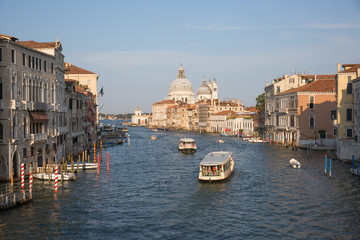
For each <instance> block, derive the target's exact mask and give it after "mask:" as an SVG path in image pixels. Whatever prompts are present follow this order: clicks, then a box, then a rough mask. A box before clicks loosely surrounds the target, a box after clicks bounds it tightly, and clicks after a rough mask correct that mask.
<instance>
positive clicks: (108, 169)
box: [107, 152, 110, 172]
mask: <svg viewBox="0 0 360 240" xmlns="http://www.w3.org/2000/svg"><path fill="white" fill-rule="evenodd" d="M109 171H110V168H109V152H107V172H109Z"/></svg>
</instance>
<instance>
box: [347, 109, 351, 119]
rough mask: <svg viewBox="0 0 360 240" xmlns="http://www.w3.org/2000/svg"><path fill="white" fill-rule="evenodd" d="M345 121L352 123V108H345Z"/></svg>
mask: <svg viewBox="0 0 360 240" xmlns="http://www.w3.org/2000/svg"><path fill="white" fill-rule="evenodd" d="M346 120H347V121H352V108H347V109H346Z"/></svg>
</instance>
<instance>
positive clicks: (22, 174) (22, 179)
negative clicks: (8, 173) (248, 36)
mask: <svg viewBox="0 0 360 240" xmlns="http://www.w3.org/2000/svg"><path fill="white" fill-rule="evenodd" d="M24 180H25V178H24V164H23V163H22V164H21V190H24V187H25V183H24Z"/></svg>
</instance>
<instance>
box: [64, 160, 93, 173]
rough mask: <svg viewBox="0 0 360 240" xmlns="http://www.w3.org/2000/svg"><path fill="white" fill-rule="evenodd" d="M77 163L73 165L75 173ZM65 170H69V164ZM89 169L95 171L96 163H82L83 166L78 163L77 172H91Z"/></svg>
mask: <svg viewBox="0 0 360 240" xmlns="http://www.w3.org/2000/svg"><path fill="white" fill-rule="evenodd" d="M77 166H78V165H77V163H74V171H75V172H77ZM67 169H68V170H69V169H71V164H68V165H67ZM91 169H97V163H87V162H84V165H83V164H82V162H79V171H82V170H91Z"/></svg>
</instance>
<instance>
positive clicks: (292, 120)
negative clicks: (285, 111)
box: [290, 115, 295, 127]
mask: <svg viewBox="0 0 360 240" xmlns="http://www.w3.org/2000/svg"><path fill="white" fill-rule="evenodd" d="M290 127H295V115H290Z"/></svg>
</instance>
